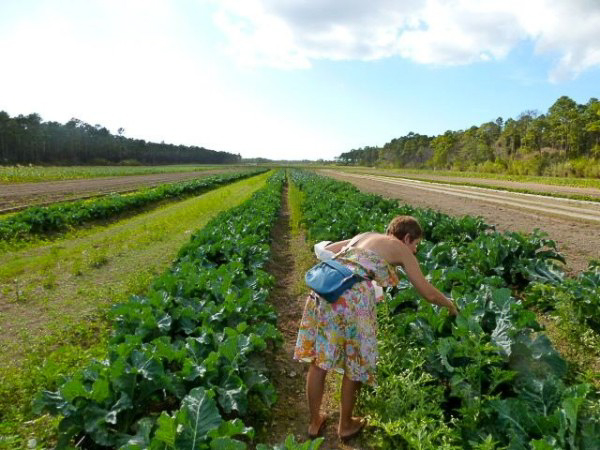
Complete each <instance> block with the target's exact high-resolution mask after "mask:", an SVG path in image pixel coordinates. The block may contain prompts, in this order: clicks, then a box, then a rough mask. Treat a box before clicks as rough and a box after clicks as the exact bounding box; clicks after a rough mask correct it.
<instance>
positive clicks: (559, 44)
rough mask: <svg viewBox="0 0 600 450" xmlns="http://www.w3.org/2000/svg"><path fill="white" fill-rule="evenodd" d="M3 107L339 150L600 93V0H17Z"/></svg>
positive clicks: (4, 56) (229, 147)
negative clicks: (525, 0) (568, 97)
mask: <svg viewBox="0 0 600 450" xmlns="http://www.w3.org/2000/svg"><path fill="white" fill-rule="evenodd" d="M0 61H2V69H1V70H0V110H4V111H7V112H8V113H9V114H11V115H17V114H29V113H31V112H37V113H39V114H40V115H41V116H42V118H43V119H44V120H55V121H60V122H66V121H68V120H69V119H70V118H72V117H76V118H78V119H81V120H83V121H85V122H88V123H91V124H97V123H99V124H102V125H104V126H107V127H108V128H109V129H110V130H111V131H113V132H116V130H117V129H118V128H119V127H123V128H125V135H126V136H129V137H135V138H143V139H146V140H152V141H158V142H160V141H165V142H171V143H175V144H180V143H181V144H187V145H199V146H204V147H207V148H213V149H216V150H225V151H231V152H234V153H240V154H241V155H242V156H243V157H255V156H262V157H266V158H272V159H318V158H325V159H331V158H333V157H335V156H337V155H339V154H340V153H342V152H344V151H348V150H350V149H353V148H359V147H363V146H367V145H383V144H384V143H385V142H388V141H390V140H391V139H393V138H395V137H399V136H402V135H405V134H406V133H408V132H409V131H413V132H417V133H423V134H429V135H435V134H440V133H443V132H444V131H445V130H448V129H453V130H457V129H465V128H468V127H470V126H471V125H479V124H481V123H483V122H486V121H489V120H495V119H496V117H498V116H502V117H503V118H505V119H506V118H508V117H516V116H517V115H518V114H519V113H521V112H522V111H525V110H538V111H540V112H542V113H545V112H546V111H547V109H548V108H549V107H550V106H551V105H552V103H553V102H554V101H555V100H556V99H557V98H558V97H560V96H561V95H568V96H570V97H571V98H573V99H574V100H575V101H577V102H578V103H585V102H587V101H588V100H589V98H590V97H600V2H599V1H597V0H529V1H527V2H522V1H517V0H503V1H496V0H406V1H403V2H397V1H394V0H371V1H369V2H365V1H363V0H347V1H345V2H340V1H337V0H305V1H301V0H244V1H233V0H218V1H217V0H179V1H167V0H87V1H85V2H81V1H75V0H19V1H18V0H7V1H3V2H2V3H0Z"/></svg>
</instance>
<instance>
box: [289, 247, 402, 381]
mask: <svg viewBox="0 0 600 450" xmlns="http://www.w3.org/2000/svg"><path fill="white" fill-rule="evenodd" d="M335 259H336V261H338V262H340V263H342V264H343V265H344V266H346V267H348V268H349V269H350V270H352V271H353V272H355V273H358V274H360V275H363V276H366V277H368V278H369V280H365V281H361V282H359V283H356V284H354V286H352V288H351V289H348V290H347V291H346V292H344V294H342V296H340V298H339V299H338V300H337V301H336V302H335V303H328V302H327V301H325V300H324V299H322V298H320V297H319V296H318V294H316V293H315V292H311V294H310V295H309V296H308V298H307V299H306V306H305V307H304V315H303V316H302V321H301V323H300V330H299V331H298V339H297V341H296V348H295V350H294V359H297V360H300V361H305V362H313V361H314V362H315V364H316V365H317V366H318V367H320V368H321V369H324V370H331V369H334V370H336V371H337V372H340V373H345V374H346V376H347V377H348V378H350V379H351V380H353V381H361V382H364V383H368V384H371V385H374V384H375V364H376V362H377V336H376V334H377V320H376V319H377V316H376V309H375V304H376V303H377V302H379V301H381V300H382V299H383V296H380V297H376V296H375V289H374V286H373V283H372V281H371V280H373V281H375V282H377V284H379V285H380V286H382V287H386V286H394V285H396V284H397V283H398V277H397V275H396V272H395V271H394V269H393V268H392V266H390V265H389V264H388V263H387V262H386V261H385V260H384V259H382V258H381V257H380V256H379V255H378V254H377V253H375V252H373V251H371V250H366V249H362V248H355V247H347V248H346V249H344V250H342V251H341V252H340V253H339V254H338V255H336V257H335Z"/></svg>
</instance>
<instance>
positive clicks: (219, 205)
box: [0, 173, 270, 448]
mask: <svg viewBox="0 0 600 450" xmlns="http://www.w3.org/2000/svg"><path fill="white" fill-rule="evenodd" d="M269 175H270V174H269V173H265V174H262V175H259V176H257V177H252V178H249V179H246V180H242V181H239V182H237V183H233V184H231V185H227V186H224V187H222V188H220V189H216V190H214V191H210V192H208V193H206V194H203V195H201V196H198V197H195V198H191V199H188V200H185V201H182V202H179V203H176V204H169V205H166V206H164V207H161V208H159V209H157V210H154V211H152V212H149V213H147V214H142V215H139V216H135V217H133V218H131V219H128V220H124V221H122V222H119V223H116V224H112V225H109V226H105V227H94V228H91V229H88V230H85V231H77V232H74V233H70V234H68V235H67V236H65V237H64V238H62V239H60V240H59V241H57V242H54V243H52V244H50V245H42V246H39V247H35V248H27V249H25V250H21V251H17V252H13V253H5V254H4V255H2V258H1V259H2V261H3V262H2V263H0V303H1V304H2V305H3V306H5V307H6V308H4V309H3V312H2V314H1V315H0V346H1V347H2V352H1V353H0V424H1V425H0V448H19V447H20V448H23V447H26V446H27V442H28V440H29V439H31V438H33V437H35V439H37V446H38V448H40V447H48V446H50V445H51V444H52V442H53V439H54V435H55V432H54V430H55V428H56V419H54V418H51V417H49V416H42V417H40V418H36V417H35V416H34V415H33V414H32V412H31V405H30V402H31V398H32V396H33V395H34V394H35V393H36V392H37V391H39V390H41V389H52V388H55V387H56V385H57V384H58V383H59V381H60V379H61V378H62V377H63V376H68V375H69V374H71V373H73V372H74V371H75V370H76V368H78V367H81V366H83V365H84V364H86V363H87V362H88V361H89V359H90V358H101V357H102V356H103V355H104V352H105V343H106V339H107V337H108V331H109V329H110V324H109V322H108V320H107V315H106V312H107V311H108V309H109V308H110V307H111V306H112V305H113V304H114V303H119V302H122V301H124V300H126V299H127V298H128V297H129V296H130V295H132V294H137V293H142V292H144V290H145V289H146V287H147V286H148V285H149V283H150V282H151V280H152V279H153V278H155V277H156V275H158V274H160V273H162V272H163V271H164V270H166V269H167V268H168V267H169V266H170V265H171V263H172V260H173V258H174V257H175V256H176V254H177V252H178V251H179V249H180V248H181V246H183V244H184V243H185V242H187V241H188V240H189V237H190V234H191V233H192V232H193V231H195V230H197V229H199V228H201V227H202V226H204V225H205V224H206V223H207V222H208V221H209V220H210V219H211V218H213V217H214V216H216V215H217V214H218V213H220V212H222V211H224V210H227V209H229V208H231V207H234V206H237V205H239V204H241V203H242V202H244V201H245V200H247V199H249V198H250V196H251V195H252V193H254V192H255V191H257V190H258V189H260V188H261V187H263V186H264V185H265V182H266V179H267V177H268V176H269ZM17 292H18V294H17ZM40 442H42V443H44V445H40Z"/></svg>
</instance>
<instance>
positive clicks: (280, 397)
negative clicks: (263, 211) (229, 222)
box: [265, 192, 367, 450]
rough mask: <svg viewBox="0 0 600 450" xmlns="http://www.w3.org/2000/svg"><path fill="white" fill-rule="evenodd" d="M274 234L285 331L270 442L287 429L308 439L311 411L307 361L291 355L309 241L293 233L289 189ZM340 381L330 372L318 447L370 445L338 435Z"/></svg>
mask: <svg viewBox="0 0 600 450" xmlns="http://www.w3.org/2000/svg"><path fill="white" fill-rule="evenodd" d="M272 239H273V241H272V244H271V252H272V256H271V261H270V262H269V264H268V266H267V271H268V272H269V273H271V274H272V275H273V276H274V277H275V279H276V284H275V287H274V288H273V290H272V292H271V296H270V301H271V302H272V304H273V306H274V307H275V309H276V311H277V328H278V329H279V331H280V332H281V333H282V335H283V345H282V346H281V347H280V348H278V349H276V350H275V351H274V352H273V354H272V355H270V357H271V359H272V360H273V363H272V366H271V374H272V376H271V378H272V380H273V383H274V385H275V390H276V392H277V402H276V404H275V405H274V406H273V409H272V421H271V422H270V423H268V424H266V426H265V428H266V432H265V435H266V436H265V439H266V440H267V441H268V443H269V444H271V445H274V444H282V443H283V442H284V441H285V438H286V437H287V436H288V435H289V434H293V435H294V436H295V437H296V441H298V442H304V441H306V440H307V439H308V437H307V429H308V418H309V413H308V405H307V402H306V396H305V380H306V373H307V371H308V365H307V364H301V363H299V362H297V361H294V360H293V359H292V356H293V353H294V346H295V344H296V336H297V333H298V327H299V324H300V320H301V318H302V312H303V310H304V302H305V297H306V290H305V289H304V290H302V289H298V277H299V276H301V275H303V274H304V272H305V271H306V267H303V266H304V265H306V262H305V261H302V257H301V256H299V254H300V252H302V251H306V248H307V243H306V241H305V238H304V235H292V234H291V233H290V212H289V209H288V202H287V192H284V194H283V205H282V208H281V212H280V217H279V219H278V221H277V223H276V224H275V227H274V230H273V232H272ZM300 291H303V292H300ZM338 384H339V380H337V377H336V376H333V375H331V374H330V375H329V376H328V380H327V384H326V388H325V396H324V398H323V406H322V411H323V412H324V413H325V414H327V415H328V420H327V425H326V427H325V432H324V434H323V437H324V438H325V441H324V442H323V444H322V445H321V447H320V448H321V449H323V450H327V449H343V450H351V449H361V448H367V447H364V446H362V445H361V439H360V437H357V438H356V439H353V440H352V441H350V442H349V443H348V444H344V443H342V442H341V441H340V440H339V438H338V436H337V422H338V419H339V415H338V412H337V409H338V401H337V395H336V392H337V390H338ZM357 445H360V446H357Z"/></svg>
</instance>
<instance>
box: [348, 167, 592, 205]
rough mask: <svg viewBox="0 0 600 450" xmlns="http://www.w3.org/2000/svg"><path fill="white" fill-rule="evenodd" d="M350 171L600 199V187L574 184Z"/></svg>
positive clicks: (361, 170)
mask: <svg viewBox="0 0 600 450" xmlns="http://www.w3.org/2000/svg"><path fill="white" fill-rule="evenodd" d="M345 171H348V172H349V173H360V174H364V175H383V176H389V177H395V178H413V179H420V180H431V181H437V182H443V183H460V184H476V185H479V186H484V187H486V186H489V187H502V188H506V189H526V190H528V191H533V192H545V193H551V194H558V195H563V196H566V197H568V196H569V195H584V196H588V197H594V198H598V199H600V189H595V188H581V187H572V186H558V185H551V184H541V183H530V182H521V181H509V180H495V179H491V178H490V179H486V178H470V177H457V176H448V175H434V174H430V173H419V174H415V173H407V174H406V177H404V176H403V175H402V173H401V172H400V173H399V172H391V171H386V170H379V171H378V170H374V169H359V168H357V169H354V168H353V169H351V170H347V169H345Z"/></svg>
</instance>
